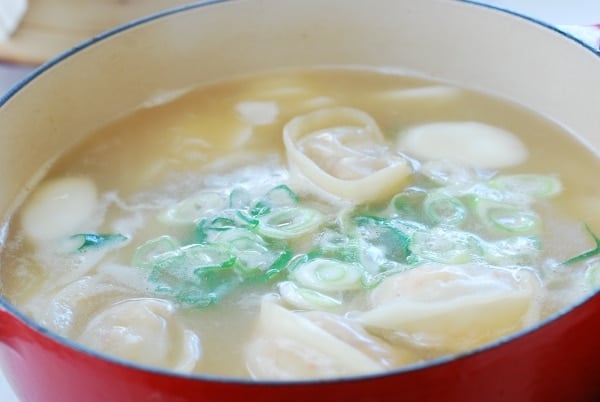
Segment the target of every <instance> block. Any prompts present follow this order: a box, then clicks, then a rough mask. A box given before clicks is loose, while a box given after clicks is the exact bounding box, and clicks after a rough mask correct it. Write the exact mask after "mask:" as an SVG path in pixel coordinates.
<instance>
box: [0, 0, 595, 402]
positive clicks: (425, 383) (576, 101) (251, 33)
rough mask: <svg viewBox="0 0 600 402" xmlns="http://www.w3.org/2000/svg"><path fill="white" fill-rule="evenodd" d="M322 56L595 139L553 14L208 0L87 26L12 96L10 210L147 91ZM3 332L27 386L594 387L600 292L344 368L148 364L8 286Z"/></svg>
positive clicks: (5, 146)
mask: <svg viewBox="0 0 600 402" xmlns="http://www.w3.org/2000/svg"><path fill="white" fill-rule="evenodd" d="M314 65H360V66H375V67H390V68H394V69H397V68H400V69H403V70H406V71H414V72H418V73H420V74H422V75H425V76H428V77H431V78H434V79H441V80H444V81H449V82H452V83H456V84H458V85H462V86H466V87H470V88H474V89H479V90H484V91H487V92H490V93H493V94H495V95H498V96H501V97H504V98H507V99H511V100H514V101H516V102H519V103H521V104H522V105H524V106H526V107H528V108H531V109H533V110H535V111H537V112H539V113H541V114H543V115H545V116H547V117H549V118H551V119H553V120H554V121H556V122H557V123H559V124H561V125H563V126H565V127H566V128H568V129H570V130H572V131H573V132H575V133H577V134H578V135H579V136H580V138H581V139H582V141H585V142H587V143H588V144H589V146H590V147H592V148H595V149H596V150H600V57H599V56H598V55H597V54H594V52H593V51H592V50H591V49H589V48H586V47H585V46H584V45H582V44H581V43H578V42H577V41H575V40H574V39H572V38H569V37H567V36H565V35H563V34H561V33H559V32H558V31H556V30H553V29H552V28H550V27H547V26H543V25H542V24H539V23H536V22H533V21H531V20H528V19H526V18H523V17H519V16H516V15H512V14H509V13H507V12H504V11H501V10H497V9H493V8H489V7H486V6H481V5H477V4H473V3H467V2H462V1H454V0H413V1H409V0H368V1H367V0H362V1H361V0H327V1H324V0H233V1H214V2H209V3H201V4H195V5H190V6H188V7H184V8H182V9H179V10H175V11H172V12H166V13H163V14H162V15H159V16H156V17H151V18H148V19H146V20H144V21H141V22H137V23H133V24H131V25H129V26H126V27H124V28H121V29H117V30H115V31H113V32H110V33H108V34H106V35H103V36H101V37H100V38H96V39H94V40H91V41H90V42H88V43H85V44H83V45H81V46H80V47H78V48H77V49H74V50H73V51H71V52H69V53H68V54H66V55H64V56H62V57H59V58H58V59H56V60H54V61H52V62H50V63H49V64H46V65H45V66H43V67H42V68H41V69H39V70H37V71H36V72H35V73H34V74H33V75H32V76H30V77H29V78H28V79H26V80H25V81H24V82H23V83H22V84H20V85H19V86H17V87H16V88H15V89H14V90H13V91H12V92H11V93H10V94H9V95H8V96H6V97H5V99H4V100H3V101H2V103H3V105H2V107H1V108H0V127H1V132H0V172H1V178H0V211H1V214H2V216H3V217H5V216H6V215H7V214H9V213H10V211H11V208H13V207H14V205H15V203H16V202H17V201H16V200H18V199H19V197H20V196H21V195H22V192H23V189H24V188H28V186H30V185H31V183H32V182H33V181H34V180H35V179H36V177H35V175H36V173H37V172H39V171H40V168H41V167H42V166H44V164H47V163H48V162H49V161H51V160H52V159H53V158H55V157H56V156H57V155H58V154H60V153H61V152H62V151H64V150H65V149H66V148H68V147H69V146H70V145H71V144H73V143H74V142H78V141H80V140H81V139H82V138H83V136H85V135H86V134H87V133H89V132H90V130H93V129H95V128H97V127H99V126H101V125H103V124H105V123H107V122H108V121H110V120H112V119H115V118H116V117H118V116H120V115H122V114H124V113H126V112H127V111H128V110H131V109H132V108H134V107H136V106H138V105H140V104H141V103H142V102H143V101H144V100H145V99H147V98H150V97H153V96H156V95H157V94H160V93H162V92H164V91H170V90H174V89H178V88H186V87H189V86H193V85H197V84H201V83H203V82H206V81H213V80H216V79H220V78H224V77H228V76H231V75H239V74H241V73H250V72H254V71H263V70H269V69H274V68H278V67H287V66H296V67H297V66H314ZM551 140H552V139H551V138H548V141H551ZM574 163H576V161H574ZM597 173H598V172H595V173H594V172H590V174H597ZM0 342H1V346H0V358H1V362H2V366H3V368H4V371H5V372H6V374H7V376H8V379H9V381H10V383H11V384H12V385H13V387H14V388H15V390H16V392H17V393H18V395H19V396H20V398H21V400H22V401H23V402H107V401H110V402H125V401H133V402H159V401H165V402H166V401H168V402H187V401H206V402H208V401H214V402H225V401H246V402H252V401H257V402H258V401H260V402H269V401H272V402H282V401H286V402H306V401H308V400H323V401H330V402H338V401H345V402H346V401H353V402H366V401H405V402H412V401H415V402H441V401H446V402H457V401H460V402H468V401H477V402H480V401H486V402H494V401H511V402H520V401H523V402H525V401H527V402H534V401H540V402H565V401H569V402H577V401H590V402H591V401H597V400H600V294H598V293H596V294H595V295H593V296H591V297H589V298H588V299H587V300H585V301H583V302H582V303H581V304H580V305H578V306H575V307H573V308H572V309H570V310H569V311H564V312H562V313H560V314H558V315H557V316H555V317H554V318H553V319H552V320H550V321H547V322H544V323H542V324H540V325H539V326H537V327H536V328H534V329H530V330H527V331H525V332H523V333H520V334H517V335H515V336H513V337H511V338H510V339H508V340H504V341H501V342H498V343H496V344H494V345H492V346H489V347H485V348H481V349H480V350H476V351H473V352H470V353H467V354H464V355H461V356H458V357H453V358H445V359H439V360H436V361H434V362H431V363H427V364H422V365H419V366H417V367H412V368H409V369H399V370H395V371H393V372H390V373H386V374H382V375H372V376H365V377H358V378H351V379H345V380H328V381H314V382H305V383H272V384H269V383H252V382H246V381H234V380H230V379H226V378H214V377H206V376H186V375H173V374H169V373H167V372H164V371H160V370H154V369H147V368H143V367H139V366H136V365H133V364H129V363H124V362H121V361H117V360H114V359H110V358H105V357H101V356H99V355H97V354H95V353H93V352H90V351H87V350H84V349H82V348H80V347H78V346H77V345H74V344H73V343H72V342H70V341H68V340H64V339H61V338H60V337H58V336H56V335H54V334H52V333H49V332H48V331H46V330H44V329H43V328H40V327H39V326H38V325H36V324H35V323H33V322H32V321H31V320H29V319H28V318H26V317H24V316H23V314H21V313H20V312H19V311H18V310H17V309H15V308H14V307H13V306H12V305H10V304H9V303H8V302H6V301H4V300H2V301H1V305H0Z"/></svg>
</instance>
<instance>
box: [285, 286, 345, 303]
mask: <svg viewBox="0 0 600 402" xmlns="http://www.w3.org/2000/svg"><path fill="white" fill-rule="evenodd" d="M277 287H278V289H279V294H280V295H281V298H282V299H283V301H285V302H286V303H288V304H289V305H291V306H292V307H295V308H299V309H303V310H331V309H335V308H338V307H340V306H341V305H342V302H341V300H338V299H335V298H333V297H331V296H327V295H325V294H323V293H320V292H317V291H316V290H313V289H307V288H301V287H299V286H297V285H296V284H295V283H293V282H290V281H284V282H280V283H279V284H278V286H277Z"/></svg>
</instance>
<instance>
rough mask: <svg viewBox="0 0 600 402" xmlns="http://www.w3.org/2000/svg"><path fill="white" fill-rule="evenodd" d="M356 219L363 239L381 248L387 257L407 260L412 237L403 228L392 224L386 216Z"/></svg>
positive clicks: (359, 217) (402, 261)
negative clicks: (400, 228)
mask: <svg viewBox="0 0 600 402" xmlns="http://www.w3.org/2000/svg"><path fill="white" fill-rule="evenodd" d="M355 220H356V224H357V226H358V227H359V233H360V235H361V237H362V239H363V240H364V241H365V242H366V243H368V244H369V245H370V246H371V247H375V248H377V249H379V250H380V251H381V254H382V255H383V257H384V258H385V259H387V260H390V261H395V262H399V263H404V262H406V259H407V257H408V256H409V254H410V249H409V243H410V238H409V237H408V235H406V234H405V233H404V232H403V231H402V230H399V229H398V228H396V227H394V226H392V225H390V223H389V221H388V220H387V219H384V218H379V217H374V216H357V217H356V218H355Z"/></svg>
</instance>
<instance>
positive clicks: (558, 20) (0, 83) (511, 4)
mask: <svg viewBox="0 0 600 402" xmlns="http://www.w3.org/2000/svg"><path fill="white" fill-rule="evenodd" d="M0 1H3V0H0ZM9 1H10V0H9ZM414 1H418V0H414ZM480 2H482V3H488V4H492V5H495V6H499V7H502V8H506V9H509V10H513V11H517V12H519V13H522V14H525V15H529V16H531V17H534V18H536V19H539V20H542V21H545V22H548V23H551V24H557V25H590V24H600V1H598V0H480ZM29 71H31V68H30V67H25V66H12V65H6V64H1V63H0V94H3V93H4V92H5V91H6V90H8V89H9V88H10V87H11V86H12V85H14V83H16V82H17V81H18V80H19V79H21V78H22V77H23V76H25V75H26V74H27V73H28V72H29ZM0 402H19V400H18V399H17V398H16V396H15V395H14V393H13V392H12V390H11V388H10V385H9V384H7V382H6V379H5V378H4V376H3V375H2V373H1V372H0ZM49 402H55V401H49ZM56 402H60V401H56ZM134 402H137V401H134ZM139 402H143V401H139Z"/></svg>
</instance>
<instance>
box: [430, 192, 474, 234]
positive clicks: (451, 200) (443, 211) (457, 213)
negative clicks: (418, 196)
mask: <svg viewBox="0 0 600 402" xmlns="http://www.w3.org/2000/svg"><path fill="white" fill-rule="evenodd" d="M423 210H424V212H425V215H426V216H427V218H428V219H429V221H430V222H431V223H432V224H434V225H451V226H458V225H460V224H461V223H463V221H464V220H465V218H466V217H467V208H466V207H465V206H464V205H463V203H462V202H460V200H459V199H458V198H456V197H453V196H451V195H449V194H446V193H444V192H442V191H434V192H430V193H428V194H427V196H426V197H425V200H424V201H423Z"/></svg>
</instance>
